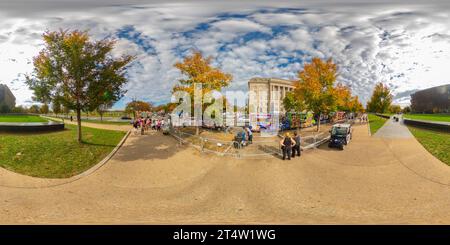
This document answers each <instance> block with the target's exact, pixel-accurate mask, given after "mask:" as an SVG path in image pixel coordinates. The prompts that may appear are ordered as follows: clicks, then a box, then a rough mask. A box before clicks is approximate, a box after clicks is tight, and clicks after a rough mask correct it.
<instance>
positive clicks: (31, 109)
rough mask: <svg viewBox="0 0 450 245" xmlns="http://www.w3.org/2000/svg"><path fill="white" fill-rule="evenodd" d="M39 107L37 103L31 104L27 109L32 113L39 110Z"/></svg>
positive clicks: (36, 112)
mask: <svg viewBox="0 0 450 245" xmlns="http://www.w3.org/2000/svg"><path fill="white" fill-rule="evenodd" d="M40 110H41V109H40V108H39V106H38V105H32V106H30V108H29V109H28V112H30V113H33V114H38V113H39V112H40Z"/></svg>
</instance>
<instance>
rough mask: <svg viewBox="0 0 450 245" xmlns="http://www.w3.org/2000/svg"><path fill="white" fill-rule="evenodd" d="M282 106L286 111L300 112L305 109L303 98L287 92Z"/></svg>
mask: <svg viewBox="0 0 450 245" xmlns="http://www.w3.org/2000/svg"><path fill="white" fill-rule="evenodd" d="M283 107H284V109H285V110H286V111H296V112H301V111H303V110H304V109H305V104H304V103H303V99H301V98H298V96H297V94H296V93H294V92H288V93H286V96H285V97H284V99H283Z"/></svg>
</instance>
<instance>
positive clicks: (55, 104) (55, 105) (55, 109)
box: [52, 100, 61, 117]
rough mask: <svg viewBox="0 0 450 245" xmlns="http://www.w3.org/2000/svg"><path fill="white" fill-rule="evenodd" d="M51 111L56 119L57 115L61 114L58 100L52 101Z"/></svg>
mask: <svg viewBox="0 0 450 245" xmlns="http://www.w3.org/2000/svg"><path fill="white" fill-rule="evenodd" d="M52 110H53V113H55V115H56V117H58V114H59V113H61V103H60V102H59V100H54V101H53V103H52Z"/></svg>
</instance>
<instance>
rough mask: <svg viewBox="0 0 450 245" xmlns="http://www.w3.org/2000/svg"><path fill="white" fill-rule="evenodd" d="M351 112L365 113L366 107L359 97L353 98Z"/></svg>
mask: <svg viewBox="0 0 450 245" xmlns="http://www.w3.org/2000/svg"><path fill="white" fill-rule="evenodd" d="M349 109H350V111H351V112H364V107H363V105H362V104H361V102H360V101H359V98H358V96H357V95H356V96H353V97H352V98H351V100H350V108H349Z"/></svg>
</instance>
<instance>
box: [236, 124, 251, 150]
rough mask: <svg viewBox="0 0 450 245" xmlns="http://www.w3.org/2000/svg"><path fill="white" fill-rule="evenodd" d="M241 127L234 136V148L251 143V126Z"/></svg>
mask: <svg viewBox="0 0 450 245" xmlns="http://www.w3.org/2000/svg"><path fill="white" fill-rule="evenodd" d="M243 129H244V130H243V131H240V132H238V133H237V134H236V136H235V138H234V142H235V143H234V144H235V146H234V147H235V148H241V147H244V146H246V145H249V144H251V143H253V132H252V128H251V126H248V127H247V126H246V127H244V128H243Z"/></svg>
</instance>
